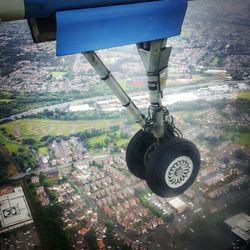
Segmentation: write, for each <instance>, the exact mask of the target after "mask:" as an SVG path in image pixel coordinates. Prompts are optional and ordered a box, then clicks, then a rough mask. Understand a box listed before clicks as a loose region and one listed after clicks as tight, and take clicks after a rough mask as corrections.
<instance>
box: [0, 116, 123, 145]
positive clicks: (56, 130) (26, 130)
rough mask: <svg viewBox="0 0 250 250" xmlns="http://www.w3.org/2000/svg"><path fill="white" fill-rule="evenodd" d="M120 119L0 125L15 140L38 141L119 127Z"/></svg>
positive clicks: (22, 122)
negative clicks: (48, 136) (44, 138)
mask: <svg viewBox="0 0 250 250" xmlns="http://www.w3.org/2000/svg"><path fill="white" fill-rule="evenodd" d="M121 123H122V120H121V119H109V120H84V121H59V120H49V119H48V120H47V119H21V120H16V121H11V122H8V123H5V124H2V125H0V128H6V131H7V133H8V134H12V135H14V136H15V137H16V138H17V139H20V140H22V139H25V138H34V139H40V138H42V137H43V136H46V135H51V136H58V135H65V136H68V135H71V134H74V133H78V132H82V131H85V130H90V129H93V128H95V129H106V128H108V127H110V126H111V125H112V126H114V125H119V124H121Z"/></svg>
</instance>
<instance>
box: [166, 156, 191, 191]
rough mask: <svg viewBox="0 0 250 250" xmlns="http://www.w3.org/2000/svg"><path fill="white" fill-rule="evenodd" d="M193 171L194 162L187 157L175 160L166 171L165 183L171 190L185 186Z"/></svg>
mask: <svg viewBox="0 0 250 250" xmlns="http://www.w3.org/2000/svg"><path fill="white" fill-rule="evenodd" d="M192 171H193V161H192V160H191V158H189V157H187V156H180V157H178V158H176V159H174V160H173V161H172V162H171V164H170V165H169V167H168V168H167V170H166V174H165V181H166V184H167V185H168V186H169V187H171V188H178V187H180V186H182V185H183V184H185V183H186V182H187V180H188V179H189V177H190V176H191V174H192Z"/></svg>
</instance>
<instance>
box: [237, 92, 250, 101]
mask: <svg viewBox="0 0 250 250" xmlns="http://www.w3.org/2000/svg"><path fill="white" fill-rule="evenodd" d="M237 98H242V99H246V100H249V101H250V91H246V92H241V93H238V94H237Z"/></svg>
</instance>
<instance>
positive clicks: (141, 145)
mask: <svg viewBox="0 0 250 250" xmlns="http://www.w3.org/2000/svg"><path fill="white" fill-rule="evenodd" d="M155 143H156V139H155V137H154V136H153V135H152V134H150V133H147V132H145V131H143V130H139V131H138V132H137V133H136V134H135V135H134V136H133V137H132V139H131V140H130V142H129V144H128V147H127V151H126V162H127V166H128V169H129V170H130V172H131V173H132V174H134V175H135V176H136V177H138V178H140V179H142V180H145V161H144V156H145V153H146V152H147V150H148V149H149V148H150V147H151V146H152V145H153V144H155Z"/></svg>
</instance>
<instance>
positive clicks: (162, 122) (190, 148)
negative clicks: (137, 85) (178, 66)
mask: <svg viewBox="0 0 250 250" xmlns="http://www.w3.org/2000/svg"><path fill="white" fill-rule="evenodd" d="M137 48H138V52H139V55H140V57H141V59H142V61H143V64H144V67H145V70H146V72H147V78H148V91H149V98H150V106H149V109H148V116H147V117H145V116H144V115H143V114H142V113H141V112H140V111H139V109H138V108H137V107H136V105H135V104H134V102H133V101H132V100H131V99H130V97H129V96H128V95H127V94H126V92H125V91H124V90H123V89H122V88H121V86H120V85H119V84H118V82H117V81H116V79H115V78H114V76H113V75H112V74H111V73H110V72H109V70H108V69H107V68H106V66H105V65H104V64H103V62H102V61H101V60H100V58H99V57H98V56H97V55H96V54H95V52H94V51H90V52H86V53H83V54H84V56H85V58H86V59H87V60H88V62H89V63H90V64H91V65H92V66H93V68H94V69H95V71H96V72H97V73H98V74H99V75H100V77H101V79H102V80H103V81H105V83H106V84H107V85H108V86H109V87H110V89H111V90H112V91H113V93H114V94H115V95H116V97H117V98H118V99H119V100H120V102H121V103H122V105H123V106H124V107H125V108H126V109H127V110H128V111H129V112H130V114H131V115H132V116H133V118H134V121H135V122H136V123H137V124H139V125H140V126H141V128H142V129H141V130H140V131H138V132H137V133H136V134H135V135H134V136H133V138H132V139H131V141H130V142H129V144H128V148H127V153H126V162H127V166H128V168H129V170H130V171H131V172H132V173H133V174H134V175H135V176H136V177H138V178H140V179H143V180H144V179H145V180H146V182H147V184H148V186H149V187H150V189H151V190H152V191H153V192H154V193H155V194H157V195H159V196H162V197H172V196H176V195H179V194H181V193H183V192H184V191H186V190H187V189H188V188H189V187H190V186H191V185H192V184H193V182H194V180H195V178H196V177H197V175H198V172H199V168H200V154H199V150H198V149H197V148H196V146H195V145H194V144H193V143H192V142H190V141H188V140H186V139H183V138H182V133H181V132H180V131H179V130H178V129H177V128H176V127H175V125H174V123H173V118H172V116H170V115H169V112H168V110H167V108H166V107H164V106H163V105H162V98H163V92H162V87H163V85H164V83H165V80H166V71H167V70H166V69H167V67H168V60H169V56H170V53H171V47H166V40H155V41H150V42H143V43H138V44H137Z"/></svg>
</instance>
